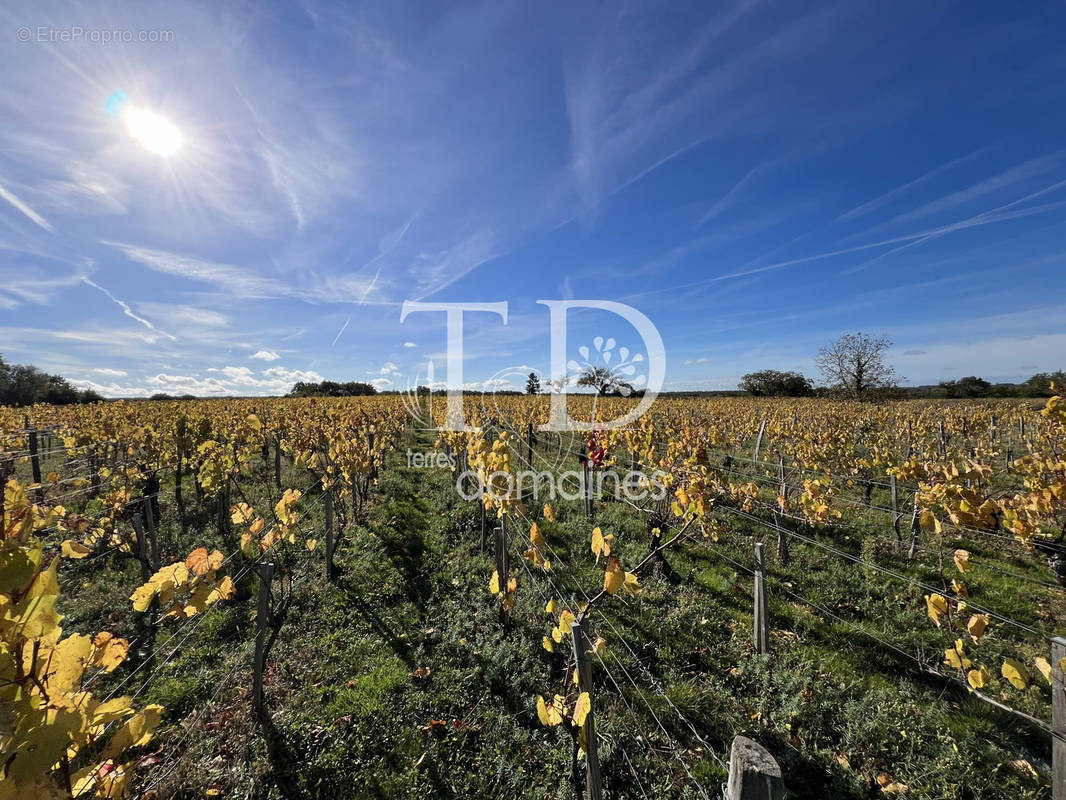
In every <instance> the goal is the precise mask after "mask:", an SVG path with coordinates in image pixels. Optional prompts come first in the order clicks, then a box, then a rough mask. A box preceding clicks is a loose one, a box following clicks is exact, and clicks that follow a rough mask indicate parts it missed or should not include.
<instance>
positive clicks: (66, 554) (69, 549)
mask: <svg viewBox="0 0 1066 800" xmlns="http://www.w3.org/2000/svg"><path fill="white" fill-rule="evenodd" d="M91 552H92V548H89V547H86V546H85V545H83V544H82V543H81V542H75V541H74V540H73V539H67V540H66V541H65V542H63V544H62V553H63V558H85V556H87V555H89V553H91Z"/></svg>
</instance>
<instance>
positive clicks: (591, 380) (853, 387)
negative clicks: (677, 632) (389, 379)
mask: <svg viewBox="0 0 1066 800" xmlns="http://www.w3.org/2000/svg"><path fill="white" fill-rule="evenodd" d="M891 345H892V342H891V341H890V340H889V339H888V338H887V337H886V336H879V337H873V336H869V335H867V334H864V333H862V332H859V333H849V334H845V335H844V336H841V337H840V338H839V339H837V340H836V341H834V342H831V343H829V344H828V345H826V346H825V347H823V348H821V349H820V350H819V351H818V354H817V355H816V357H815V359H814V362H815V365H816V366H817V367H818V369H819V371H820V372H821V373H822V377H823V378H824V383H823V384H822V385H816V384H815V382H814V381H812V380H811V379H810V378H808V377H807V376H805V375H803V374H802V373H800V372H796V371H780V370H775V369H763V370H758V371H756V372H749V373H747V374H746V375H743V376H741V379H740V383H739V384H738V385H737V389H736V391H712V392H664V393H663V394H693V395H698V394H747V395H753V396H755V397H853V398H858V399H893V398H908V397H912V398H919V397H920V398H934V399H939V398H944V399H956V398H958V399H965V398H982V397H991V398H995V397H1001V398H1005V397H1050V396H1052V395H1053V394H1055V393H1056V391H1061V387H1062V386H1066V371H1063V370H1058V371H1056V372H1038V373H1036V374H1035V375H1033V376H1032V377H1030V378H1029V379H1027V380H1025V381H1022V382H1021V383H992V382H990V381H987V380H985V379H984V378H980V377H978V376H976V375H968V376H966V377H963V378H957V379H954V380H945V381H941V382H940V383H938V384H937V385H935V386H900V383H901V382H902V381H903V378H902V377H900V376H897V375H896V372H895V369H894V368H893V367H892V366H891V365H890V364H888V362H887V361H886V360H885V352H886V351H887V349H888V348H889V347H891ZM560 382H561V381H547V383H548V384H551V385H553V386H554V385H556V384H559V383H560ZM576 382H577V385H578V386H584V387H588V388H591V389H594V390H595V391H596V393H597V394H599V395H601V396H624V397H640V396H642V395H643V394H644V392H643V390H634V389H633V387H632V386H630V385H629V384H628V383H627V382H626V381H625V380H624V379H623V377H622V376H621V375H619V374H618V373H617V372H616V371H614V370H612V369H610V368H608V367H605V366H599V367H592V366H590V367H588V368H587V369H586V370H585V371H584V372H582V373H581V374H580V375H579V376H577V381H576ZM1054 387H1058V390H1056V388H1054ZM414 392H415V394H416V395H419V396H424V395H430V394H441V395H442V394H445V393H446V390H444V389H439V390H431V389H430V387H428V386H418V387H416V388H415V390H414ZM541 392H542V386H541V379H540V377H539V376H538V375H537V373H536V372H531V373H529V376H528V378H527V380H526V386H525V393H526V394H530V395H535V394H540V393H541ZM466 393H469V394H481V392H475V391H470V392H464V394H466ZM521 393H522V392H520V391H518V390H500V391H496V392H495V394H514V395H516V394H521ZM376 394H399V390H395V389H394V390H386V391H380V390H379V389H378V388H377V387H376V386H374V385H373V384H372V383H366V382H363V381H345V382H339V381H328V380H326V381H320V382H318V383H314V382H309V381H300V382H298V383H296V384H295V385H294V386H293V387H292V389H291V390H289V392H288V394H287V395H286V396H287V397H361V396H366V395H376ZM104 399H106V398H104V397H103V396H101V395H100V394H99V393H97V392H95V391H93V390H92V389H78V388H77V387H76V386H74V385H73V384H71V383H70V381H68V380H67V379H66V378H63V377H61V376H59V375H51V374H49V373H47V372H45V371H43V370H41V369H38V368H37V367H35V366H33V365H32V364H10V365H9V364H8V363H7V362H6V361H4V358H3V355H2V354H0V405H8V406H28V405H33V404H34V403H51V404H52V405H69V404H71V403H95V402H99V401H102V400H104ZM149 399H151V400H192V399H196V398H195V397H194V396H193V395H188V394H186V395H181V396H180V397H174V396H171V395H168V394H162V393H160V394H154V395H152V396H151V397H150V398H149Z"/></svg>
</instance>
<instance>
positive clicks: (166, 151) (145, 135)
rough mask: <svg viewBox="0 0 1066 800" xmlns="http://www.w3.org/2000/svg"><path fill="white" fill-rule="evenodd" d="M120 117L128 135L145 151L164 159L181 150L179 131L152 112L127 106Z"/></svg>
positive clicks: (172, 124) (169, 122) (168, 121)
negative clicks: (123, 121) (124, 123)
mask: <svg viewBox="0 0 1066 800" xmlns="http://www.w3.org/2000/svg"><path fill="white" fill-rule="evenodd" d="M122 116H123V119H124V120H125V122H126V129H127V130H128V131H129V132H130V135H131V136H132V137H133V138H134V139H136V140H137V141H138V142H140V143H141V146H142V147H144V149H145V150H148V151H150V152H152V153H155V154H157V155H160V156H164V157H166V156H172V155H174V153H176V152H177V151H178V150H179V149H180V148H181V142H182V137H181V131H179V130H178V129H177V127H176V126H175V125H174V123H172V122H171V121H170V120H168V119H166V118H165V117H161V116H159V114H156V113H155V112H154V111H149V110H148V109H145V108H137V107H136V106H127V107H126V109H125V110H124V111H123V114H122Z"/></svg>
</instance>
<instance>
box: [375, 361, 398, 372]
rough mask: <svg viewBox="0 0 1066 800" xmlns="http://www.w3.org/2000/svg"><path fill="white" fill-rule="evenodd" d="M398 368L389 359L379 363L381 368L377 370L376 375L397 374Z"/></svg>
mask: <svg viewBox="0 0 1066 800" xmlns="http://www.w3.org/2000/svg"><path fill="white" fill-rule="evenodd" d="M399 374H400V368H399V367H398V366H396V365H395V364H393V363H392V362H391V361H386V362H385V363H384V364H382V365H381V369H379V370H378V375H399Z"/></svg>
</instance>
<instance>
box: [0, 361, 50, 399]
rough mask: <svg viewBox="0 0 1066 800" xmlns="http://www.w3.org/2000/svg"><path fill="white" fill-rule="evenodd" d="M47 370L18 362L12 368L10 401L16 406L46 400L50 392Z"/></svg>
mask: <svg viewBox="0 0 1066 800" xmlns="http://www.w3.org/2000/svg"><path fill="white" fill-rule="evenodd" d="M48 379H49V375H48V373H47V372H44V371H42V370H39V369H37V367H35V366H33V365H32V364H16V365H15V366H13V367H12V368H11V395H10V398H9V400H8V402H9V403H11V404H12V405H16V406H31V405H33V404H34V403H39V402H41V401H42V400H44V397H45V394H46V393H47V392H48Z"/></svg>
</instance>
